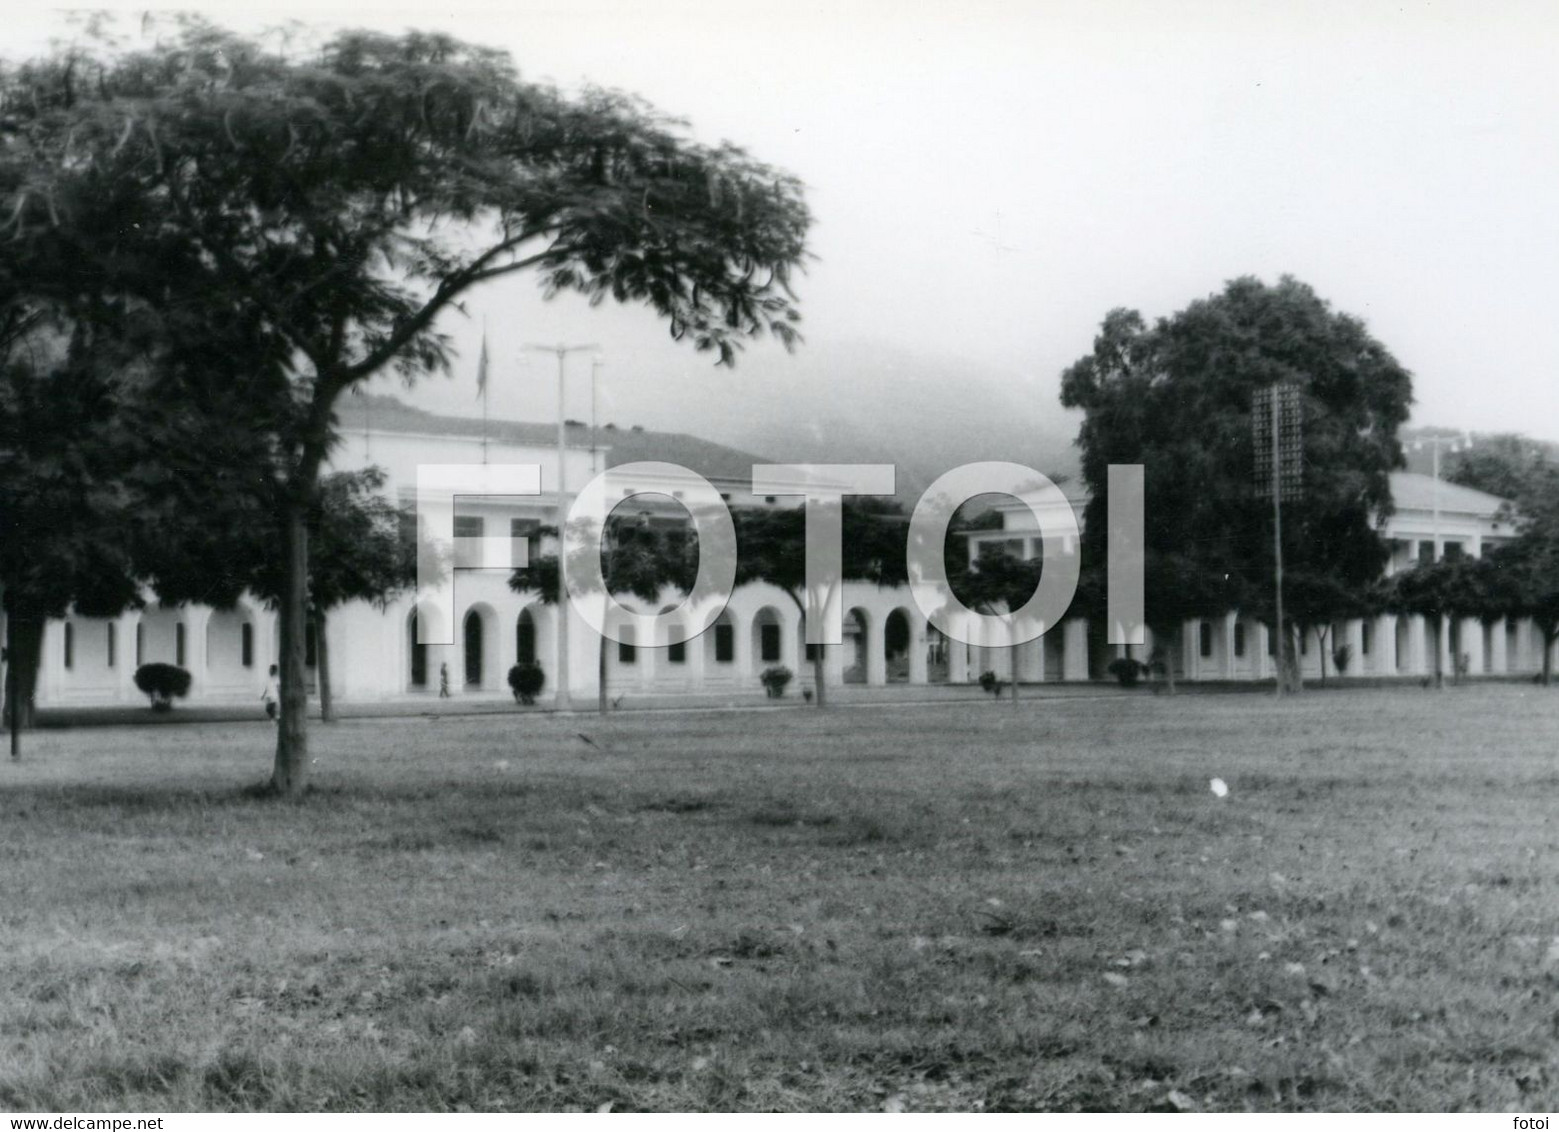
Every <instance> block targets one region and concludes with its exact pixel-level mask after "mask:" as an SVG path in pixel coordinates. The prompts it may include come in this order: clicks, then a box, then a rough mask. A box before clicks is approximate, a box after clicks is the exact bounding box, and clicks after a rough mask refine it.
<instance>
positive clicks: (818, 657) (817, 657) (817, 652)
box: [801, 643, 828, 707]
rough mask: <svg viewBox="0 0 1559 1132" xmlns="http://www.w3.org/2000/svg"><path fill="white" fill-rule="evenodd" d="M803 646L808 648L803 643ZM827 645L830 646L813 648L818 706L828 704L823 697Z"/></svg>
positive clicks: (814, 686)
mask: <svg viewBox="0 0 1559 1132" xmlns="http://www.w3.org/2000/svg"><path fill="white" fill-rule="evenodd" d="M801 647H802V648H806V645H805V644H804V643H803V644H802V646H801ZM827 647H828V646H827V645H815V646H813V648H812V684H813V688H814V690H815V691H816V692H817V706H818V707H825V706H827V705H826V701H825V700H824V698H823V696H824V692H823V688H824V684H823V672H824V665H825V664H826V663H827V662H826V661H825V660H824V656H825V654H824V652H823V650H824V649H826V648H827Z"/></svg>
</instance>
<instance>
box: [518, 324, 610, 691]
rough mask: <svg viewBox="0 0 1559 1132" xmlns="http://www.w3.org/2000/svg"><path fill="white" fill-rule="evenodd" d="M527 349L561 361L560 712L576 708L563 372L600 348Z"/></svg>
mask: <svg viewBox="0 0 1559 1132" xmlns="http://www.w3.org/2000/svg"><path fill="white" fill-rule="evenodd" d="M525 349H527V350H530V351H533V352H536V353H543V354H552V355H553V356H555V357H556V358H557V360H558V489H557V490H558V618H557V621H558V626H557V634H558V671H557V692H556V694H555V695H554V696H553V700H552V702H553V706H554V707H556V708H557V709H558V710H559V711H569V710H570V709H572V708H573V706H574V703H573V699H572V697H571V695H570V693H569V679H568V636H569V634H568V622H569V618H568V580H567V575H566V574H565V572H564V564H565V562H566V561H567V559H568V554H567V548H568V541H567V538H566V535H567V527H568V493H567V491H566V490H565V489H566V487H567V472H566V470H565V467H564V459H565V457H564V453H565V451H566V450H567V448H568V426H567V425H566V424H565V423H564V413H563V370H564V362H565V360H566V359H567V358H568V356H569V355H570V354H578V353H583V352H585V351H587V350H588V351H592V352H594V351H596V350H599V349H600V347H598V346H597V345H595V343H593V342H591V343H584V344H580V345H573V346H565V345H563V344H562V343H558V344H557V345H555V346H548V345H543V344H541V343H536V342H527V343H526V344H525Z"/></svg>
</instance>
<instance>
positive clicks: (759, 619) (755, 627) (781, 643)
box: [752, 605, 785, 672]
mask: <svg viewBox="0 0 1559 1132" xmlns="http://www.w3.org/2000/svg"><path fill="white" fill-rule="evenodd" d="M752 663H753V671H754V672H762V671H763V670H764V669H765V668H768V667H770V666H772V665H775V664H783V663H785V636H784V629H783V628H782V626H781V623H780V619H779V614H778V613H775V612H774V610H773V609H772V608H771V607H769V606H767V605H766V606H764V607H763V608H762V609H760V610H758V612H757V613H755V614H754V615H753V619H752Z"/></svg>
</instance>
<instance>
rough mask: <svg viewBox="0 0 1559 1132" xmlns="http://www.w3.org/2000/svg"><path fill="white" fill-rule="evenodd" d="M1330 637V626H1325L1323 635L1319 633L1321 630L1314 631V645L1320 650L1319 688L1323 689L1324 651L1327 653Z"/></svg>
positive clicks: (1301, 630) (1324, 675) (1324, 683)
mask: <svg viewBox="0 0 1559 1132" xmlns="http://www.w3.org/2000/svg"><path fill="white" fill-rule="evenodd" d="M1299 631H1300V632H1301V633H1303V632H1304V630H1303V629H1300V630H1299ZM1331 636H1332V629H1331V626H1330V625H1328V626H1327V628H1326V632H1324V633H1323V632H1321V630H1319V629H1317V630H1316V631H1315V644H1316V647H1317V648H1319V649H1320V650H1321V687H1323V688H1324V687H1326V651H1327V642H1328V641H1330V640H1331Z"/></svg>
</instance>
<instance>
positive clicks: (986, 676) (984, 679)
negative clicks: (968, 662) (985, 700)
mask: <svg viewBox="0 0 1559 1132" xmlns="http://www.w3.org/2000/svg"><path fill="white" fill-rule="evenodd" d="M1006 686H1007V682H1006V681H1005V680H1003V679H1002V678H1001V677H1000V676H998V675H996V673H994V672H992V671H991V670H990V669H989V668H987V669H986V670H985V671H984V672H982V673H980V687H981V689H982V690H984V691H987V692H989V693H990V694H991V695H993V696H999V695H1001V690H1002V689H1003V688H1005V687H1006Z"/></svg>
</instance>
